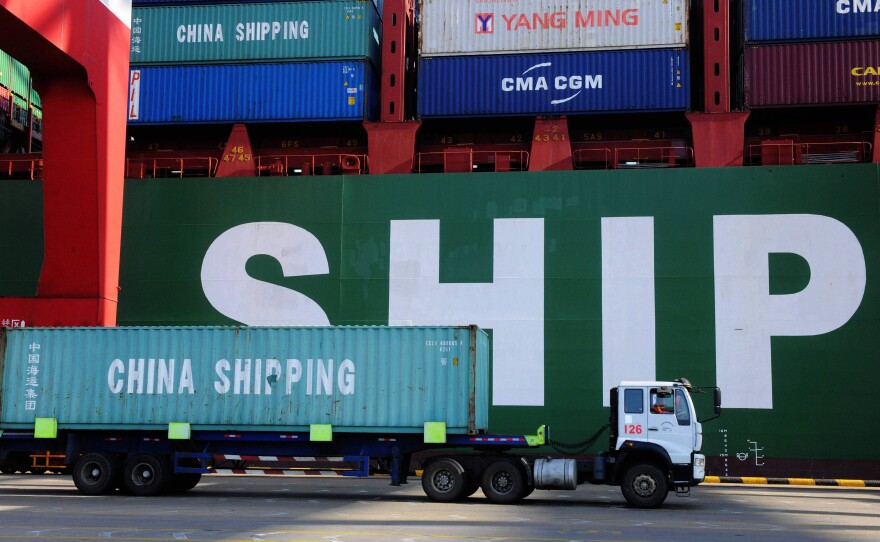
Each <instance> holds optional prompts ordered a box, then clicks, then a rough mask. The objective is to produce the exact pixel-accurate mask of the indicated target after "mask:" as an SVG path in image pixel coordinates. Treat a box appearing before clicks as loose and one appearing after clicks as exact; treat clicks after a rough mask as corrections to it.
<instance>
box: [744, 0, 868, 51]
mask: <svg viewBox="0 0 880 542" xmlns="http://www.w3.org/2000/svg"><path fill="white" fill-rule="evenodd" d="M878 5H880V4H877V2H876V0H869V1H863V0H798V1H797V2H793V1H791V0H743V1H742V4H741V9H742V10H743V14H742V17H741V18H742V24H743V37H744V39H745V42H746V43H755V44H757V43H770V42H807V41H832V40H839V39H843V40H847V39H871V38H874V39H876V38H877V36H880V10H877V9H876V7H877V6H878Z"/></svg>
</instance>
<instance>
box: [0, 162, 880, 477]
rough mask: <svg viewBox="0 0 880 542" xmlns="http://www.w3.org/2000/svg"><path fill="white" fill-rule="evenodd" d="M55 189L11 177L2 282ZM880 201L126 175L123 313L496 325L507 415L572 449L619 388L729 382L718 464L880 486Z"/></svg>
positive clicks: (809, 188) (862, 177) (578, 179)
mask: <svg viewBox="0 0 880 542" xmlns="http://www.w3.org/2000/svg"><path fill="white" fill-rule="evenodd" d="M41 193H42V183H41V182H34V181H14V180H11V181H8V182H5V183H4V184H3V185H2V186H0V195H2V197H0V202H16V205H15V206H14V208H12V207H10V208H9V209H6V211H8V212H4V213H2V214H0V220H2V226H3V228H4V230H5V232H6V235H5V236H3V240H2V241H0V243H3V245H0V253H3V254H6V255H11V256H13V257H10V258H4V259H3V261H2V262H0V295H4V296H8V295H34V294H35V290H36V284H37V280H38V278H39V270H40V265H41V258H42V256H41V250H40V247H41V243H42V237H41V225H40V224H41V222H40V215H41V206H40V204H41ZM878 202H880V166H877V165H876V164H859V165H840V166H835V167H833V168H831V167H826V168H817V167H814V166H812V167H811V166H803V167H799V166H793V167H781V168H767V167H752V168H745V169H744V168H717V169H715V168H706V169H687V170H666V171H657V170H654V171H621V170H618V171H610V172H606V171H599V172H584V171H581V172H546V173H507V174H496V175H491V176H475V175H468V174H443V175H370V176H336V177H331V178H328V177H299V178H295V179H290V178H288V179H284V180H279V179H273V178H231V179H203V180H198V179H186V180H180V179H151V180H149V181H143V180H128V181H126V187H125V208H124V225H123V231H122V263H121V270H120V276H121V278H120V288H121V291H120V297H119V310H118V323H119V325H123V326H151V325H175V326H178V325H273V326H278V325H282V326H286V325H290V326H293V325H296V326H302V325H328V324H329V325H388V324H390V325H468V324H477V325H480V326H482V327H484V328H487V329H490V330H491V333H492V336H493V352H492V354H493V362H492V367H491V380H490V382H491V396H492V407H491V409H490V412H489V429H490V431H492V432H496V433H504V432H510V431H515V430H517V429H518V428H521V427H523V426H524V425H525V426H531V425H537V424H540V423H545V422H547V423H551V424H552V428H553V431H554V438H555V439H556V440H558V441H569V442H575V441H578V440H581V439H582V438H584V437H585V436H587V435H589V434H591V433H593V432H594V431H595V430H596V429H597V428H598V427H600V426H601V425H602V420H603V419H605V418H607V414H605V410H606V409H605V405H607V402H608V398H607V397H605V395H604V392H603V390H606V389H608V387H609V383H611V382H615V381H618V380H621V379H628V378H636V377H638V378H643V379H645V378H648V379H650V378H673V377H679V376H685V377H687V378H689V379H690V380H691V381H692V382H694V383H695V384H697V385H699V384H700V383H704V384H710V385H711V384H714V383H715V382H717V383H718V385H719V386H720V387H721V388H722V389H723V390H724V404H725V411H724V414H723V415H722V417H721V418H720V419H718V420H715V421H713V422H710V423H707V424H706V425H705V435H704V437H705V445H704V450H705V451H706V453H707V455H708V456H710V457H711V458H712V459H711V463H710V469H709V473H710V474H716V475H721V476H766V477H775V476H786V477H812V478H861V479H880V460H878V457H877V454H876V450H877V449H878V448H880V441H878V437H877V436H876V435H875V434H874V433H873V432H871V431H869V430H866V429H867V428H871V427H874V426H876V425H877V423H878V416H880V415H878V414H877V409H876V408H874V405H873V399H872V398H873V397H874V395H875V394H874V393H873V390H872V388H873V385H874V383H875V382H877V381H878V380H880V365H878V364H877V363H876V352H875V351H874V346H875V340H874V337H875V336H876V330H877V328H878V319H880V289H878V284H880V271H878V267H877V263H876V262H878V261H880V258H878V252H880V210H878V209H880V206H878ZM22 247H29V248H28V249H26V250H25V249H22ZM2 317H4V315H0V318H2ZM22 324H24V323H22ZM4 325H13V323H12V322H9V321H8V319H7V320H4ZM23 385H24V384H23ZM696 397H697V399H696V400H697V402H698V407H699V406H701V405H700V403H699V402H700V401H701V400H704V401H705V405H702V407H703V408H702V410H703V411H706V412H708V411H710V407H709V404H710V401H711V399H710V397H711V394H706V395H704V396H700V395H697V396H696ZM844 405H846V406H844ZM857 413H858V414H857ZM866 418H867V419H866Z"/></svg>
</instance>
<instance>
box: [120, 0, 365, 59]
mask: <svg viewBox="0 0 880 542" xmlns="http://www.w3.org/2000/svg"><path fill="white" fill-rule="evenodd" d="M381 27H382V25H381V22H380V20H379V15H378V13H377V12H376V8H375V6H373V4H372V3H369V2H361V1H356V0H330V1H324V2H279V3H262V4H213V5H197V6H162V7H145V8H135V9H134V10H133V12H132V34H131V35H132V41H131V63H132V64H133V65H136V64H186V63H191V64H194V63H203V62H247V61H261V62H264V61H289V60H316V59H369V60H370V61H371V62H372V63H373V64H374V65H378V64H379V54H380V41H381Z"/></svg>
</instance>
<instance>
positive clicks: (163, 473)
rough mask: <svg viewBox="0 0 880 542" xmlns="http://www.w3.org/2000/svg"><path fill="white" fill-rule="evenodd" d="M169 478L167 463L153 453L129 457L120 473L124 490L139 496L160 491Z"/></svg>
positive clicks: (149, 495) (163, 488)
mask: <svg viewBox="0 0 880 542" xmlns="http://www.w3.org/2000/svg"><path fill="white" fill-rule="evenodd" d="M169 479H170V469H169V468H168V466H167V463H166V462H165V461H163V460H162V459H161V458H160V457H158V456H156V455H153V454H139V455H136V456H134V457H132V458H131V459H129V460H128V461H127V462H126V463H125V469H124V470H123V475H122V482H123V484H124V485H125V489H126V491H128V493H130V494H131V495H136V496H139V497H151V496H153V495H158V494H160V493H162V492H163V491H164V490H165V487H166V486H167V485H168V481H169Z"/></svg>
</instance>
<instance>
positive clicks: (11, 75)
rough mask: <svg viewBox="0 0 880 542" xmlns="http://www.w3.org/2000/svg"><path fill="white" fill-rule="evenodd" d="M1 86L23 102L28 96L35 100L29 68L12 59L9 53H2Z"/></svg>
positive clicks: (0, 64) (0, 58)
mask: <svg viewBox="0 0 880 542" xmlns="http://www.w3.org/2000/svg"><path fill="white" fill-rule="evenodd" d="M0 85H3V86H4V87H6V88H7V89H9V90H11V91H12V92H14V93H15V94H17V95H18V96H20V97H21V98H22V99H23V100H25V101H27V99H28V96H31V97H32V98H33V95H34V93H33V89H32V88H31V72H30V70H28V68H27V66H25V65H24V64H22V63H21V62H19V61H18V60H16V59H14V58H13V57H11V56H10V55H9V54H8V53H5V52H3V51H0Z"/></svg>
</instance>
